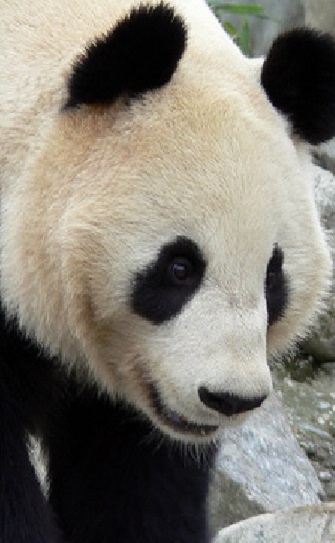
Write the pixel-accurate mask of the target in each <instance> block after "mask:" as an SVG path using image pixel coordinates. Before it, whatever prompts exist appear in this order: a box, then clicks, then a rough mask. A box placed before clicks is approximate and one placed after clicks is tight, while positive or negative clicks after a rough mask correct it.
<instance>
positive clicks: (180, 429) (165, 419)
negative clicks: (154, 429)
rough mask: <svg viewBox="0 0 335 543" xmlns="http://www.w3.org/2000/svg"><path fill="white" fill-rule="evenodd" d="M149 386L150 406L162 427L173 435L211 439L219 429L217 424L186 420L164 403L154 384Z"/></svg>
mask: <svg viewBox="0 0 335 543" xmlns="http://www.w3.org/2000/svg"><path fill="white" fill-rule="evenodd" d="M149 386H150V399H151V407H152V409H153V411H154V413H155V416H156V417H158V419H159V422H160V424H161V425H162V426H163V427H164V429H165V432H166V431H168V433H170V432H171V431H172V433H173V435H174V436H176V435H177V436H178V437H180V438H183V436H184V437H186V438H188V439H190V438H192V437H194V438H202V439H206V440H209V439H212V438H213V437H214V436H215V434H216V433H217V432H218V430H219V426H218V425H216V426H214V425H205V424H198V423H195V422H191V421H189V420H187V419H186V418H185V417H183V416H182V415H180V414H179V413H177V412H176V411H174V410H173V409H171V408H170V407H168V406H167V405H165V404H164V402H163V400H162V398H161V396H160V394H159V392H158V390H157V389H156V387H155V386H154V385H152V384H151V385H149Z"/></svg>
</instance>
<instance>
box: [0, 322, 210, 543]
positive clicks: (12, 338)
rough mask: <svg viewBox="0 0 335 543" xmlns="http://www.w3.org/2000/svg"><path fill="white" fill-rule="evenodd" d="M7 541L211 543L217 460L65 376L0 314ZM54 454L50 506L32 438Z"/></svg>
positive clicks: (1, 495) (1, 511)
mask: <svg viewBox="0 0 335 543" xmlns="http://www.w3.org/2000/svg"><path fill="white" fill-rule="evenodd" d="M0 326H1V328H0V333H1V341H0V542H1V543H60V542H61V541H63V539H61V538H60V536H59V530H60V529H61V530H60V531H63V532H64V538H65V539H64V541H66V543H112V542H115V543H135V542H136V543H171V542H172V541H173V542H175V543H189V542H190V541H192V543H208V542H209V536H208V530H207V515H206V498H207V489H208V480H209V469H210V466H211V464H212V460H213V457H214V454H215V450H214V449H209V450H208V451H207V462H204V461H203V462H202V463H199V462H198V461H197V460H195V459H192V457H190V456H189V455H186V454H185V452H184V451H183V450H182V449H181V448H179V447H178V446H176V445H175V446H172V445H171V444H169V443H167V441H166V440H164V439H163V438H162V436H161V435H160V434H158V433H156V435H155V433H154V435H153V434H152V432H153V428H152V426H151V424H150V423H149V422H148V421H147V422H146V421H145V420H143V416H139V415H138V414H137V413H136V412H135V411H134V410H133V409H132V408H130V407H126V406H123V405H120V404H112V403H111V401H110V400H109V399H107V398H104V397H101V396H100V397H99V396H98V394H97V392H96V391H95V390H92V389H87V388H82V387H80V386H79V385H78V383H76V382H75V381H72V380H71V378H69V377H68V376H67V375H66V376H65V375H63V373H62V371H61V370H60V368H58V365H57V362H56V361H53V360H48V359H47V358H45V357H43V355H42V353H41V352H40V351H39V350H38V349H37V348H36V347H34V346H33V345H32V344H30V342H28V341H26V340H24V339H23V337H22V335H21V334H20V332H18V330H17V327H16V325H15V323H12V324H11V326H10V327H8V326H7V325H6V323H5V319H4V315H3V313H2V312H0ZM28 431H29V432H32V433H34V434H36V435H38V436H40V437H41V438H42V439H43V443H44V446H45V448H46V449H47V450H48V449H49V453H50V470H49V479H50V502H51V506H52V508H53V510H54V514H55V518H57V521H58V525H57V526H56V524H55V522H54V518H53V516H54V515H53V513H51V508H50V506H49V504H48V503H47V502H46V499H45V498H44V496H43V493H42V491H41V488H40V485H39V483H38V480H37V478H36V475H35V472H34V469H33V468H32V466H31V464H30V461H29V456H28V451H27V437H26V436H27V432H28Z"/></svg>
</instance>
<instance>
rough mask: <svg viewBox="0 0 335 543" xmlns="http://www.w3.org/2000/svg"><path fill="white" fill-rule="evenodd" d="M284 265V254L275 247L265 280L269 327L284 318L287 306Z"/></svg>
mask: <svg viewBox="0 0 335 543" xmlns="http://www.w3.org/2000/svg"><path fill="white" fill-rule="evenodd" d="M283 263H284V254H283V252H282V250H281V249H280V248H279V247H278V246H275V248H274V250H273V253H272V256H271V258H270V260H269V262H268V266H267V270H266V278H265V297H266V304H267V310H268V326H271V324H273V323H274V322H276V321H277V320H279V319H280V318H281V317H282V316H283V314H284V311H285V307H286V305H287V297H288V288H287V280H286V278H285V275H284V271H283Z"/></svg>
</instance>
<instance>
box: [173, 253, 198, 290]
mask: <svg viewBox="0 0 335 543" xmlns="http://www.w3.org/2000/svg"><path fill="white" fill-rule="evenodd" d="M192 272H193V265H192V263H191V262H190V261H189V260H188V259H187V258H184V257H177V258H174V259H173V261H172V262H171V264H170V266H169V276H170V278H171V280H172V281H173V283H175V284H179V283H184V282H185V281H186V280H187V279H188V278H189V277H191V275H192Z"/></svg>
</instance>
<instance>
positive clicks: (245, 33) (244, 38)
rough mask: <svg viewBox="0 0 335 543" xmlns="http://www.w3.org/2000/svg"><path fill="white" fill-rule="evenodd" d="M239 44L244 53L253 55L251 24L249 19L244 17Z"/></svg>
mask: <svg viewBox="0 0 335 543" xmlns="http://www.w3.org/2000/svg"><path fill="white" fill-rule="evenodd" d="M238 44H239V46H240V48H241V49H242V51H243V53H244V54H245V55H247V56H249V57H250V56H251V36H250V26H249V23H248V20H247V19H244V21H243V26H242V29H241V32H240V34H239V38H238Z"/></svg>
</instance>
